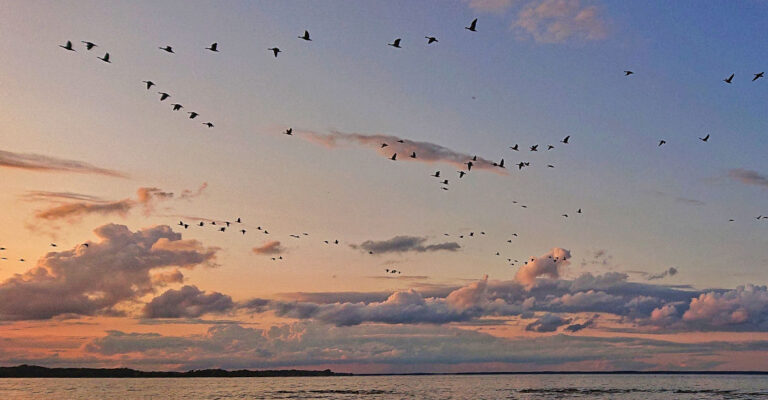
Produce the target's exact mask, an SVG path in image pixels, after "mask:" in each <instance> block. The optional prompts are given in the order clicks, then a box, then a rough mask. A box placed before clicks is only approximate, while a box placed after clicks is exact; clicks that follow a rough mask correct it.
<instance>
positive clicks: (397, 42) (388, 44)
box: [387, 38, 400, 49]
mask: <svg viewBox="0 0 768 400" xmlns="http://www.w3.org/2000/svg"><path fill="white" fill-rule="evenodd" d="M387 46H392V47H397V48H398V49H399V48H400V38H397V39H395V41H394V42H392V43H387Z"/></svg>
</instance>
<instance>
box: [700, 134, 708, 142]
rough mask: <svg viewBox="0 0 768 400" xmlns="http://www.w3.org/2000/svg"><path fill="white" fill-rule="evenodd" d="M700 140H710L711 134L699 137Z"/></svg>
mask: <svg viewBox="0 0 768 400" xmlns="http://www.w3.org/2000/svg"><path fill="white" fill-rule="evenodd" d="M699 140H701V141H702V142H706V141H707V140H709V134H707V136H704V137H703V138H699Z"/></svg>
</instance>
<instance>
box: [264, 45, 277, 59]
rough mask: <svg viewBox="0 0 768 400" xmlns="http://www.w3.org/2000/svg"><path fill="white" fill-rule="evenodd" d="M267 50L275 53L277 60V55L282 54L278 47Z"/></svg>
mask: <svg viewBox="0 0 768 400" xmlns="http://www.w3.org/2000/svg"><path fill="white" fill-rule="evenodd" d="M267 50H270V51H271V52H272V53H274V54H275V58H277V53H280V49H278V48H277V47H272V48H269V49H267Z"/></svg>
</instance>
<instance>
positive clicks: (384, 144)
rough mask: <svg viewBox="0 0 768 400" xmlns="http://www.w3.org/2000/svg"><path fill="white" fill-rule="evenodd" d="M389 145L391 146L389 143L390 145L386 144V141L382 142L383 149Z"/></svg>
mask: <svg viewBox="0 0 768 400" xmlns="http://www.w3.org/2000/svg"><path fill="white" fill-rule="evenodd" d="M387 146H389V145H388V144H386V143H382V144H381V148H382V149H383V148H385V147H387Z"/></svg>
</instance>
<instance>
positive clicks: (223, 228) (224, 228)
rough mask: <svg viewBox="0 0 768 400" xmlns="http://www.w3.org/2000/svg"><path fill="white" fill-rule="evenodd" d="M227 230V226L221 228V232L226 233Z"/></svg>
mask: <svg viewBox="0 0 768 400" xmlns="http://www.w3.org/2000/svg"><path fill="white" fill-rule="evenodd" d="M226 230H227V228H226V227H225V226H222V227H221V228H219V232H224V231H226Z"/></svg>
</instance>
